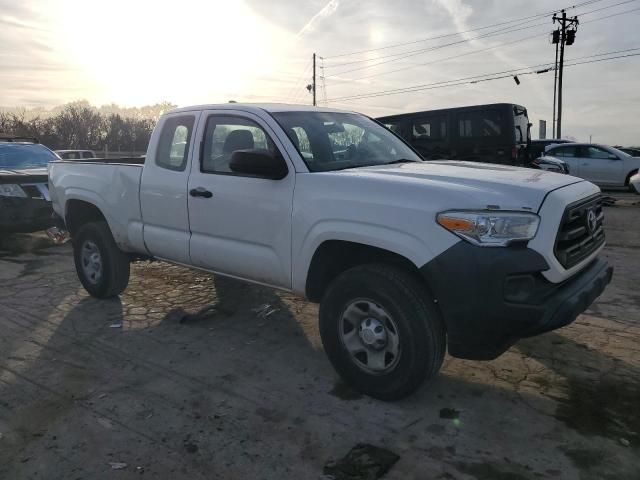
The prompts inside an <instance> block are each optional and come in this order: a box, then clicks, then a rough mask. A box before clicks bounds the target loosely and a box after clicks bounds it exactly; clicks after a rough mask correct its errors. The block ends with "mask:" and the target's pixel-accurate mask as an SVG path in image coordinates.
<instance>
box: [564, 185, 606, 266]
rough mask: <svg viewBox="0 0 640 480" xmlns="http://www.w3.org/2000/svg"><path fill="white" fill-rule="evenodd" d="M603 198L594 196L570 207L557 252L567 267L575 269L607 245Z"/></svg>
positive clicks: (565, 217)
mask: <svg viewBox="0 0 640 480" xmlns="http://www.w3.org/2000/svg"><path fill="white" fill-rule="evenodd" d="M603 222H604V212H603V211H602V197H601V196H600V194H597V195H594V196H592V197H589V198H587V199H584V200H580V201H578V202H576V203H572V204H571V205H569V206H568V207H567V208H566V209H565V211H564V215H563V216H562V221H561V222H560V228H559V230H558V236H557V237H556V245H555V248H554V253H555V255H556V258H557V259H558V261H559V262H560V263H561V264H562V266H563V267H564V268H571V267H573V266H574V265H577V264H578V263H580V262H581V261H582V260H584V259H585V258H587V257H588V256H589V255H591V253H593V252H594V251H595V250H596V249H598V248H599V247H600V246H601V245H602V244H603V243H604V227H603Z"/></svg>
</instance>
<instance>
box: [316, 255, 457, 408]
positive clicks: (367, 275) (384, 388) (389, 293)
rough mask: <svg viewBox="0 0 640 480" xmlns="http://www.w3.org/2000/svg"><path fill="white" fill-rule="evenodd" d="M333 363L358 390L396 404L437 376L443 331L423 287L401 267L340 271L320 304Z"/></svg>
mask: <svg viewBox="0 0 640 480" xmlns="http://www.w3.org/2000/svg"><path fill="white" fill-rule="evenodd" d="M320 335H321V337H322V343H323V345H324V348H325V351H326V352H327V355H328V357H329V360H330V361H331V363H332V364H333V366H334V368H335V369H336V371H337V372H338V373H339V374H340V376H341V377H342V378H343V379H344V380H345V381H346V382H348V383H349V384H350V385H352V386H353V387H354V388H356V389H357V390H359V391H361V392H363V393H365V394H367V395H370V396H372V397H375V398H379V399H381V400H397V399H400V398H403V397H405V396H407V395H409V394H410V393H412V392H413V391H415V390H416V389H417V388H418V387H419V386H420V385H421V384H422V383H423V382H424V381H425V380H426V379H430V378H432V377H433V376H435V374H436V373H437V372H438V370H439V369H440V367H441V365H442V361H443V359H444V354H445V350H446V347H445V340H446V336H445V331H444V328H443V325H442V321H441V319H440V315H439V313H438V311H437V309H436V308H434V306H433V301H432V300H431V299H430V298H429V296H428V295H427V293H426V291H425V288H424V286H423V285H422V284H421V283H420V282H419V281H418V279H417V278H415V277H414V275H412V274H411V273H408V272H406V271H404V270H402V269H400V268H397V267H394V266H389V265H364V266H359V267H354V268H352V269H350V270H347V271H346V272H344V273H342V274H341V275H340V276H338V278H337V279H336V280H334V281H333V283H332V284H331V285H330V286H329V288H328V289H327V291H326V293H325V295H324V297H323V299H322V302H321V304H320Z"/></svg>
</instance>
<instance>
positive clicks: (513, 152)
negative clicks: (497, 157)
mask: <svg viewBox="0 0 640 480" xmlns="http://www.w3.org/2000/svg"><path fill="white" fill-rule="evenodd" d="M511 158H512V159H513V160H517V158H518V147H513V148H512V149H511Z"/></svg>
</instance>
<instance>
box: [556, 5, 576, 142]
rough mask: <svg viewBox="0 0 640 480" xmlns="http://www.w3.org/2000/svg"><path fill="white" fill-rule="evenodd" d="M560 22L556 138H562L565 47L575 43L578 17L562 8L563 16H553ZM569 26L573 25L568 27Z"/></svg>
mask: <svg viewBox="0 0 640 480" xmlns="http://www.w3.org/2000/svg"><path fill="white" fill-rule="evenodd" d="M556 21H558V23H560V71H559V73H558V116H557V119H558V124H557V128H556V138H562V79H563V70H564V47H565V45H573V42H574V41H575V38H576V30H577V28H578V17H573V18H567V12H566V11H565V10H562V17H557V16H556V15H554V16H553V22H554V23H555V22H556ZM567 26H573V27H574V28H573V29H568V28H567Z"/></svg>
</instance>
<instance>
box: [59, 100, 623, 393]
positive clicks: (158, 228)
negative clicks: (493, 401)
mask: <svg viewBox="0 0 640 480" xmlns="http://www.w3.org/2000/svg"><path fill="white" fill-rule="evenodd" d="M49 175H50V191H51V198H52V201H53V205H54V209H55V211H56V212H57V214H58V215H59V216H60V217H61V218H62V219H64V223H65V224H66V228H67V229H68V231H69V232H70V234H71V236H72V239H73V247H74V258H75V264H76V269H77V272H78V276H79V278H80V281H81V282H82V284H83V286H84V287H85V288H86V290H87V291H88V292H89V293H90V294H91V295H93V296H95V297H98V298H106V297H111V296H115V295H118V294H120V293H121V292H122V291H123V290H124V289H125V288H126V286H127V282H128V280H129V264H130V262H131V260H133V259H159V260H164V261H168V262H172V263H175V264H180V265H184V266H190V267H196V268H199V269H204V270H207V271H210V272H213V273H215V274H221V275H227V276H230V277H234V278H239V279H243V280H247V281H250V282H256V283H259V284H263V285H268V286H271V287H275V288H279V289H284V290H288V291H292V292H295V293H297V294H299V295H301V296H304V297H306V298H307V299H308V300H310V301H311V302H318V303H320V315H319V317H320V319H319V321H320V332H321V336H322V341H323V345H324V348H325V351H326V352H327V355H328V356H329V359H330V360H331V362H332V364H333V365H334V367H335V368H336V370H337V371H338V372H339V374H340V375H341V376H342V377H343V378H344V379H345V380H346V381H347V382H349V383H350V384H351V385H352V386H354V387H355V388H357V389H359V390H360V391H362V392H364V393H366V394H369V395H371V396H373V397H376V398H380V399H387V400H392V399H397V398H401V397H403V396H406V395H408V394H409V393H411V392H412V391H414V390H415V389H416V388H417V387H418V386H419V385H420V384H421V383H422V382H423V381H424V380H425V379H426V378H430V377H433V376H434V375H435V374H436V373H437V371H438V369H439V368H440V366H441V364H442V361H443V358H444V354H445V351H446V350H447V349H448V351H449V353H450V354H451V355H453V356H457V357H462V358H470V359H493V358H496V357H497V356H499V355H500V354H502V353H503V352H504V351H505V350H506V349H507V348H509V347H510V346H511V345H512V344H513V343H515V342H516V341H517V340H518V339H520V338H522V337H527V336H532V335H536V334H539V333H542V332H545V331H549V330H552V329H555V328H559V327H561V326H563V325H566V324H568V323H570V322H572V321H573V320H574V319H575V318H576V316H577V315H578V314H579V313H581V312H582V311H584V310H585V309H586V308H587V307H588V306H589V305H590V304H591V303H592V302H593V301H594V299H595V298H596V297H598V295H600V294H601V293H602V291H603V290H604V288H605V287H606V285H607V284H608V283H609V282H610V280H611V275H612V267H610V266H609V265H608V264H607V262H606V260H605V259H603V258H602V257H599V253H600V251H601V250H602V248H603V246H604V241H605V239H604V229H603V211H602V202H601V199H600V191H599V189H598V187H596V186H595V185H593V184H591V183H589V182H586V181H583V180H581V179H579V178H575V177H571V176H569V175H561V174H556V173H550V172H544V171H540V170H531V169H521V168H516V167H510V166H504V165H493V164H482V163H472V162H459V161H430V162H425V161H423V160H422V158H420V157H419V155H418V154H417V153H415V151H414V150H413V149H412V148H411V147H409V146H408V145H407V144H406V143H405V142H404V141H403V140H402V139H400V138H399V137H397V136H396V135H395V134H393V133H392V132H390V131H388V130H387V129H385V128H384V127H383V126H382V125H381V124H379V123H377V122H376V121H374V120H372V119H370V118H368V117H365V116H363V115H360V114H357V113H350V112H342V111H338V110H332V109H321V108H313V107H303V106H290V105H243V104H227V105H205V106H195V107H187V108H180V109H176V110H172V111H171V112H169V113H167V114H165V115H163V116H162V117H161V119H160V120H159V122H158V125H157V126H156V129H155V130H154V132H153V135H152V138H151V142H150V144H149V148H148V152H147V156H146V160H144V163H143V162H142V161H140V163H139V164H124V163H107V162H96V161H86V162H85V161H82V160H74V161H62V160H61V161H56V162H53V163H52V164H51V166H50V172H49Z"/></svg>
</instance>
